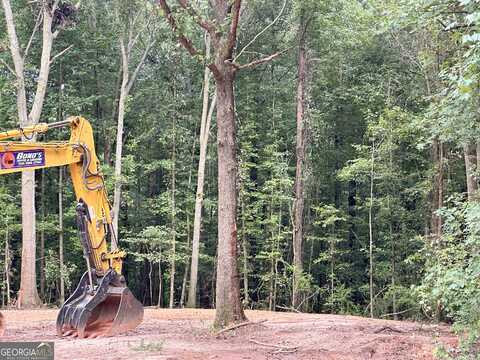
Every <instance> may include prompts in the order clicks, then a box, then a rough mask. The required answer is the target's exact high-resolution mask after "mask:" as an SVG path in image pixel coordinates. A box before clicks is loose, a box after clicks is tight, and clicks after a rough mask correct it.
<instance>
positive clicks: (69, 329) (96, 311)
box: [57, 270, 143, 338]
mask: <svg viewBox="0 0 480 360" xmlns="http://www.w3.org/2000/svg"><path fill="white" fill-rule="evenodd" d="M92 279H93V280H92V283H93V284H94V286H93V289H92V286H91V285H90V281H91V280H90V277H89V274H88V272H86V273H85V274H84V275H83V276H82V279H81V280H80V283H79V284H78V286H77V289H76V290H75V291H74V293H73V294H72V295H71V296H70V298H68V300H67V301H66V302H65V304H64V305H63V306H62V308H61V309H60V312H59V314H58V317H57V334H58V336H70V337H78V338H85V337H88V338H94V337H103V336H113V335H116V334H119V333H123V332H126V331H129V330H132V329H134V328H136V327H137V326H138V325H139V324H140V323H141V322H142V320H143V306H142V304H141V303H140V302H139V301H138V300H137V299H136V298H135V296H133V294H132V292H131V291H130V289H128V287H126V285H125V280H124V279H123V277H121V276H119V275H117V274H116V273H115V271H113V270H111V271H109V272H108V273H107V274H105V275H104V276H103V277H101V278H97V277H96V276H94V274H92Z"/></svg>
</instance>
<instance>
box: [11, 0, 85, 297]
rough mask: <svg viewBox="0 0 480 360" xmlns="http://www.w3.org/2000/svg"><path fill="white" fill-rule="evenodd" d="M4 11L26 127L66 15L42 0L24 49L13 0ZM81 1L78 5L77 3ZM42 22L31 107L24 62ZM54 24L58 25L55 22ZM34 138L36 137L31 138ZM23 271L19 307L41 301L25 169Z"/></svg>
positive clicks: (36, 112) (39, 103)
mask: <svg viewBox="0 0 480 360" xmlns="http://www.w3.org/2000/svg"><path fill="white" fill-rule="evenodd" d="M2 5H3V9H4V14H5V22H6V26H7V33H8V39H9V45H10V52H11V57H12V61H13V65H14V66H13V69H12V68H11V67H10V66H8V68H9V69H10V70H11V72H12V73H13V75H14V76H15V79H16V87H17V114H18V118H19V121H20V126H22V127H25V126H29V125H32V124H36V123H38V121H39V119H40V115H41V113H42V109H43V103H44V99H45V94H46V92H47V84H48V76H49V72H50V67H51V65H52V62H53V61H54V60H55V58H56V57H58V56H60V55H61V54H63V52H65V51H66V50H67V49H68V48H67V49H65V50H64V51H62V52H61V53H59V54H57V55H55V56H54V57H52V56H51V53H52V46H53V41H54V39H55V38H56V37H57V36H58V34H59V32H60V30H61V28H62V26H64V25H66V21H67V20H68V19H67V18H63V19H62V20H60V24H53V17H54V14H55V12H56V11H57V9H58V6H59V1H54V2H53V3H52V2H51V1H46V0H42V1H40V2H39V6H38V11H39V13H38V15H37V20H36V23H35V25H34V28H33V31H32V34H31V36H30V39H29V41H28V43H27V45H26V46H25V48H24V49H22V48H21V45H20V42H19V39H18V36H17V32H16V24H15V19H14V16H13V12H12V7H11V4H10V0H2ZM78 6H79V4H78V5H77V7H78ZM41 24H42V51H41V57H40V69H39V73H38V77H37V80H36V91H35V95H34V100H33V103H32V105H31V108H30V112H29V111H28V104H29V102H28V101H27V98H29V96H27V88H26V73H25V63H26V61H27V57H28V52H29V50H30V47H31V45H32V41H33V39H34V37H35V35H36V33H37V30H38V28H39V27H40V25H41ZM54 25H55V26H54ZM31 140H34V139H31ZM22 225H23V233H22V270H21V271H22V273H21V281H20V291H19V294H18V300H17V306H18V307H34V306H37V305H39V304H40V298H39V296H38V292H37V284H36V270H35V265H36V255H35V237H36V234H35V232H36V222H35V172H34V171H24V172H22Z"/></svg>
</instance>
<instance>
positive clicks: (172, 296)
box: [168, 85, 177, 309]
mask: <svg viewBox="0 0 480 360" xmlns="http://www.w3.org/2000/svg"><path fill="white" fill-rule="evenodd" d="M174 86H175V85H174ZM174 98H175V95H174ZM172 120H173V121H172V123H173V149H172V253H171V258H170V301H169V305H168V306H169V307H170V309H172V308H173V306H174V303H175V260H176V259H175V257H176V245H177V229H176V218H177V214H176V212H177V208H176V203H175V192H176V187H175V185H176V181H177V179H176V168H175V163H176V158H177V144H176V141H177V136H176V123H177V121H176V118H175V116H172Z"/></svg>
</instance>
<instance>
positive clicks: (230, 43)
mask: <svg viewBox="0 0 480 360" xmlns="http://www.w3.org/2000/svg"><path fill="white" fill-rule="evenodd" d="M241 7H242V0H234V3H233V5H232V24H231V25H230V32H229V34H228V40H227V48H226V50H227V57H228V58H231V57H232V55H231V54H232V53H233V48H234V47H235V44H236V42H237V30H238V23H239V22H240V8H241Z"/></svg>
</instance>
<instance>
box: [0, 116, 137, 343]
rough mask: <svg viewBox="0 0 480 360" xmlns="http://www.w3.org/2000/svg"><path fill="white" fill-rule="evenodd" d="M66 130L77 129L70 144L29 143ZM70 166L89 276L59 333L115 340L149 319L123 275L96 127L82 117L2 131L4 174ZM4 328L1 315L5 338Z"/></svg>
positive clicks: (68, 304)
mask: <svg viewBox="0 0 480 360" xmlns="http://www.w3.org/2000/svg"><path fill="white" fill-rule="evenodd" d="M66 126H69V127H70V129H71V134H70V140H69V141H62V142H47V143H38V142H29V141H28V140H33V138H34V137H35V135H36V134H41V133H45V132H47V131H48V130H50V129H56V128H60V127H66ZM13 138H23V141H21V142H11V141H5V140H7V139H13ZM25 140H27V141H25ZM64 165H69V168H70V175H71V179H72V184H73V188H74V190H75V195H76V199H77V205H76V218H77V227H78V235H79V238H80V242H81V244H82V247H83V256H84V258H85V260H86V265H87V271H86V272H85V273H84V274H83V276H82V277H81V279H80V282H79V284H78V286H77V288H76V289H75V291H74V292H73V293H72V295H71V296H70V297H69V298H68V299H67V300H66V301H65V303H64V304H63V306H62V307H61V308H60V311H59V313H58V316H57V323H56V328H57V334H58V336H71V337H78V338H85V337H98V336H112V335H115V334H118V333H122V332H125V331H128V330H131V329H134V328H135V327H137V326H138V325H139V324H140V323H141V322H142V320H143V306H142V304H141V303H140V302H139V301H138V300H137V299H136V298H135V296H134V295H133V294H132V292H131V291H130V289H129V288H128V287H127V285H126V282H125V278H124V277H123V275H122V263H123V259H124V258H125V256H126V253H125V251H123V250H121V249H119V248H118V241H117V239H116V238H115V235H114V234H115V232H114V231H113V226H112V211H111V207H110V204H109V202H108V197H107V193H106V190H105V184H104V179H103V176H102V174H101V172H100V169H99V160H98V158H97V155H96V153H95V146H94V141H93V132H92V126H91V125H90V123H89V122H88V121H87V120H86V119H84V118H82V117H70V118H68V119H67V120H65V121H60V122H55V123H48V124H47V123H39V124H37V125H33V126H29V127H24V128H22V129H16V130H11V131H5V132H0V175H2V174H9V173H14V172H21V171H25V170H36V169H43V168H48V167H55V166H64ZM108 243H109V244H110V249H108ZM3 324H4V321H3V317H1V316H0V334H1V333H2V332H3V330H4V325H3Z"/></svg>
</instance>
